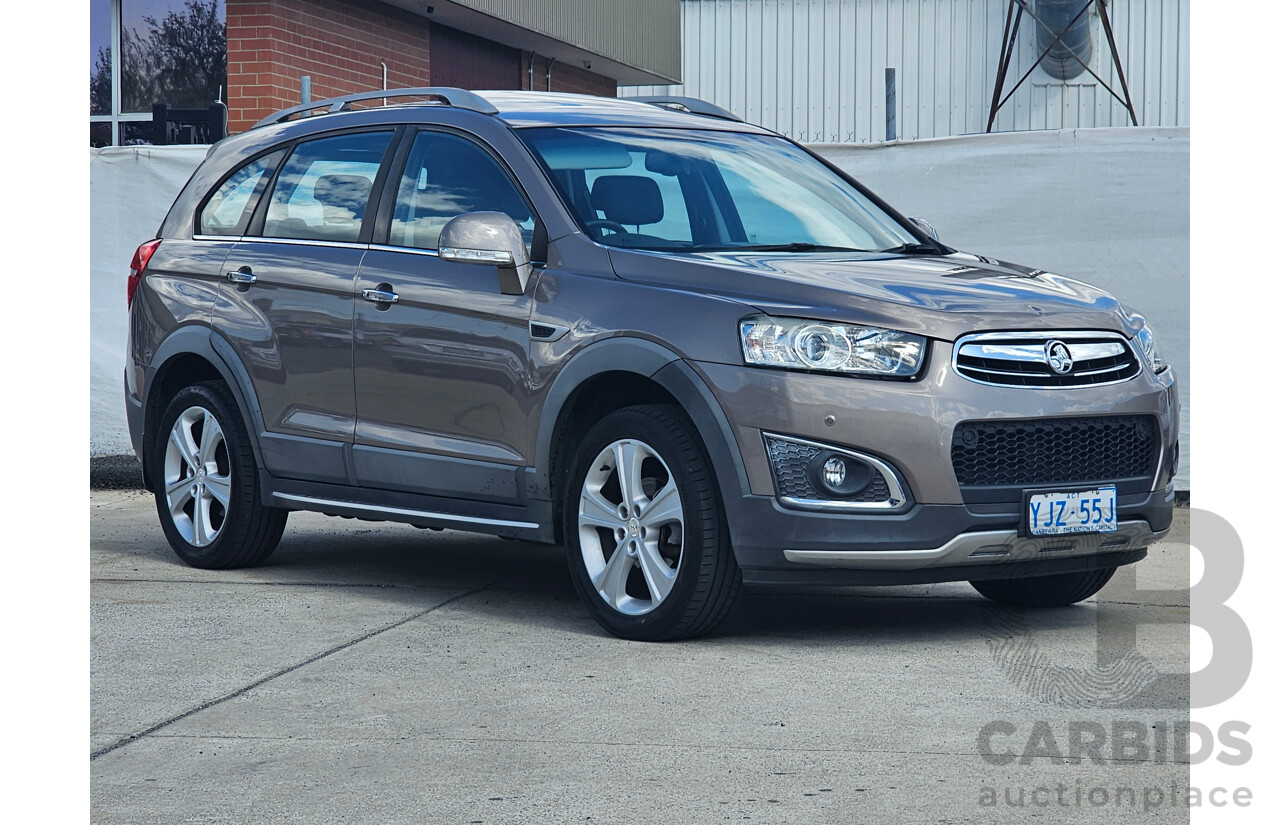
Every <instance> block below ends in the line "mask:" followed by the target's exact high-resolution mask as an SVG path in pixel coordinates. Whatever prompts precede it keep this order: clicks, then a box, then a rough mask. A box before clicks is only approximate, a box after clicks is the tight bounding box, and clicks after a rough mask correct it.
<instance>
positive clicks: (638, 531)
mask: <svg viewBox="0 0 1280 825" xmlns="http://www.w3.org/2000/svg"><path fill="white" fill-rule="evenodd" d="M691 433H692V426H691V425H690V424H689V423H688V422H687V420H686V419H685V418H684V416H683V414H682V413H681V412H680V411H679V410H677V409H675V408H671V407H659V406H642V407H629V408H626V409H623V410H619V411H617V412H615V413H612V414H610V415H608V416H606V417H605V418H604V419H603V420H601V421H600V422H599V423H598V424H597V425H596V426H595V427H593V428H592V429H591V431H590V432H589V433H588V434H587V436H586V438H585V439H584V440H583V444H582V446H581V448H580V451H579V453H578V456H577V459H576V461H575V462H574V465H573V467H572V469H571V471H570V488H569V489H570V490H571V491H573V496H572V498H571V499H570V500H569V501H570V502H571V503H570V504H569V505H568V506H566V507H565V510H566V512H565V534H566V537H568V539H569V542H568V543H569V566H570V572H571V574H572V576H573V580H574V585H575V587H576V588H577V590H578V593H579V595H580V596H581V597H582V599H583V601H584V602H585V603H586V604H587V607H588V609H589V610H590V611H591V613H592V615H593V616H594V617H595V618H596V620H597V621H599V622H600V624H601V625H603V626H604V627H605V629H606V630H608V631H609V632H611V633H613V634H614V635H617V636H621V637H623V638H628V639H641V640H649V641H660V640H671V639H680V638H686V637H689V636H695V635H699V634H702V633H706V632H708V631H710V630H711V629H712V628H714V627H715V626H716V625H717V624H719V623H720V621H721V620H723V619H724V617H725V616H726V615H727V614H728V612H729V608H730V607H731V606H732V604H733V601H734V600H735V598H736V597H737V594H738V590H739V588H740V586H741V573H740V571H739V570H738V567H737V563H736V561H735V559H734V556H733V550H732V548H731V547H730V546H729V542H728V530H727V529H726V527H725V524H724V519H723V514H722V512H721V507H720V501H719V496H718V494H717V492H716V489H715V484H714V481H713V478H712V475H711V470H710V465H709V462H708V461H707V460H706V458H705V457H704V456H703V454H702V450H701V447H700V446H699V444H698V443H697V441H696V440H695V439H694V438H693V436H692V435H691Z"/></svg>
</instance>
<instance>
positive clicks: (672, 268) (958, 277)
mask: <svg viewBox="0 0 1280 825" xmlns="http://www.w3.org/2000/svg"><path fill="white" fill-rule="evenodd" d="M609 255H610V258H611V259H612V262H613V267H614V271H615V272H616V273H617V275H618V276H619V277H620V278H623V279H625V280H631V281H641V282H645V283H653V284H661V285H665V286H672V287H677V288H683V289H688V290H691V291H695V292H701V293H704V294H714V295H721V296H723V297H726V298H733V299H735V300H738V301H741V302H742V303H745V304H749V305H751V306H753V307H756V308H757V309H759V310H760V311H762V312H765V313H768V314H772V315H788V314H799V315H802V316H807V317H813V316H818V317H822V318H827V319H829V320H833V321H843V322H846V323H862V324H872V325H876V326H885V327H890V328H894V329H900V330H903V331H906V332H916V333H920V334H923V335H928V336H930V337H934V338H943V339H946V340H955V339H956V338H958V337H959V336H961V335H964V334H965V333H969V332H976V331H982V330H995V329H1007V330H1016V329H1101V330H1112V331H1117V332H1124V333H1126V334H1132V333H1133V332H1134V331H1135V330H1134V328H1133V326H1132V325H1131V323H1130V322H1129V321H1128V313H1126V312H1125V310H1124V308H1123V307H1122V306H1121V305H1120V302H1119V301H1117V300H1116V299H1115V298H1113V297H1111V296H1110V295H1108V294H1107V293H1106V292H1104V291H1102V290H1100V289H1098V288H1096V287H1093V286H1090V285H1089V284H1086V283H1083V282H1081V281H1076V280H1073V279H1071V278H1065V277H1063V276H1061V275H1054V274H1052V273H1050V272H1045V271H1043V270H1039V269H1030V268H1027V267H1024V266H1018V265H1017V264H1010V263H1004V262H1002V261H996V260H993V259H991V258H984V257H981V256H977V255H970V254H967V253H963V252H956V253H952V254H948V255H888V256H875V255H870V256H867V255H860V254H859V255H856V256H854V255H850V254H847V253H801V254H795V253H778V252H768V253H762V252H751V253H744V252H709V253H697V254H689V255H671V254H667V253H655V252H642V251H638V250H624V249H619V248H616V247H615V248H612V249H610V250H609Z"/></svg>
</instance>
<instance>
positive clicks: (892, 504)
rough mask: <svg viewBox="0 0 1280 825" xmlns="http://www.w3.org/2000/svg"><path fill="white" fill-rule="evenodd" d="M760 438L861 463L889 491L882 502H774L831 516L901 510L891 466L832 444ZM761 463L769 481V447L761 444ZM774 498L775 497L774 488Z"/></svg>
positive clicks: (770, 435) (774, 435) (901, 496)
mask: <svg viewBox="0 0 1280 825" xmlns="http://www.w3.org/2000/svg"><path fill="white" fill-rule="evenodd" d="M760 433H761V435H762V436H763V437H764V438H766V439H769V438H776V439H778V440H779V441H789V442H791V443H792V444H803V445H805V446H806V447H815V448H817V449H819V450H823V451H829V452H833V453H838V454H840V455H847V456H849V457H850V458H854V459H857V460H859V461H865V462H866V463H867V464H870V465H871V467H872V468H873V469H874V470H875V471H876V472H878V473H880V475H881V476H883V477H884V482H885V485H886V486H887V487H888V488H889V498H888V499H887V500H886V501H837V500H833V499H826V498H796V497H794V496H777V499H778V501H780V502H782V503H783V504H787V505H790V506H792V507H795V508H798V509H803V510H828V511H833V512H855V513H857V512H879V513H886V512H888V513H891V512H897V511H899V510H901V509H902V506H903V505H904V504H906V503H907V494H906V491H905V490H904V488H903V484H902V479H901V478H900V477H899V476H898V471H897V470H896V469H894V468H893V466H892V465H890V464H889V463H887V462H885V461H883V460H882V459H879V458H876V457H875V456H873V455H867V454H866V453H860V452H858V451H857V450H852V449H849V448H848V447H837V446H835V445H834V444H823V443H822V442H821V441H810V440H808V439H805V438H796V437H795V436H791V435H780V434H778V433H771V432H768V431H767V430H761V431H760ZM765 460H766V461H768V462H769V478H770V479H771V480H772V479H773V459H771V458H770V457H769V445H768V442H767V441H766V442H765ZM774 494H775V495H777V488H776V485H775V488H774Z"/></svg>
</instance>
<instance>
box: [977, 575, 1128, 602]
mask: <svg viewBox="0 0 1280 825" xmlns="http://www.w3.org/2000/svg"><path fill="white" fill-rule="evenodd" d="M1115 572H1116V568H1114V567H1103V568H1099V569H1098V570H1086V571H1084V572H1082V573H1060V574H1057V575H1054V576H1026V577H1020V578H1015V579H988V580H986V581H971V582H969V584H971V585H973V589H974V590H977V591H978V592H979V593H981V594H982V595H983V596H986V597H987V598H988V599H990V600H991V601H993V602H995V603H996V604H998V605H1001V606H1002V607H1066V606H1067V605H1070V604H1075V603H1076V602H1082V601H1084V600H1085V599H1087V598H1089V597H1090V596H1092V595H1093V594H1095V593H1097V592H1098V591H1099V590H1101V589H1102V588H1103V587H1105V586H1106V584H1107V582H1109V581H1111V576H1112V575H1113V574H1114V573H1115Z"/></svg>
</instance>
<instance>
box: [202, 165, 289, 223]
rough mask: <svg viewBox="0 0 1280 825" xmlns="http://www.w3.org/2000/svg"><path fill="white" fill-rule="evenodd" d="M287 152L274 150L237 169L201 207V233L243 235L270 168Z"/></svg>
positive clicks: (267, 178) (269, 173)
mask: <svg viewBox="0 0 1280 825" xmlns="http://www.w3.org/2000/svg"><path fill="white" fill-rule="evenodd" d="M283 155H284V152H272V153H271V154H269V155H265V156H263V157H260V158H258V159H257V160H255V161H254V162H253V163H248V164H245V165H244V166H242V167H240V168H239V169H237V170H236V171H235V172H234V173H233V174H232V175H231V177H229V178H227V179H226V180H225V181H223V182H222V185H221V186H219V187H218V191H216V192H214V193H213V196H212V197H211V198H209V200H207V201H206V202H205V205H204V208H203V209H201V210H200V225H199V227H198V228H197V229H196V232H197V234H200V235H243V234H244V231H245V229H246V228H247V227H248V226H249V218H250V217H251V216H252V215H253V208H254V207H255V206H256V205H257V204H258V198H259V197H261V196H262V190H263V189H265V188H266V185H267V181H268V180H269V179H270V178H271V171H272V170H273V169H275V168H276V165H277V164H279V163H280V158H281V157H282V156H283Z"/></svg>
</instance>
